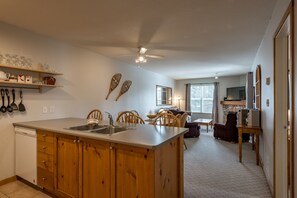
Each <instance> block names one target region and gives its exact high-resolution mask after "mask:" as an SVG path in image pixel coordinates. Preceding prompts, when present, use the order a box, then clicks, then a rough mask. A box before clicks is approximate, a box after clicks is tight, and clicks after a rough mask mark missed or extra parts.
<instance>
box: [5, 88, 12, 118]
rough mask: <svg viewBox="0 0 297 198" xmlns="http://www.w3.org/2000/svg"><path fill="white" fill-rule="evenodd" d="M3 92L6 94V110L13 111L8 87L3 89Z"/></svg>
mask: <svg viewBox="0 0 297 198" xmlns="http://www.w3.org/2000/svg"><path fill="white" fill-rule="evenodd" d="M5 93H6V96H7V107H6V110H7V111H8V112H9V113H11V112H13V109H12V107H11V106H10V96H9V91H8V89H5Z"/></svg>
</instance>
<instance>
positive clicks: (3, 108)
mask: <svg viewBox="0 0 297 198" xmlns="http://www.w3.org/2000/svg"><path fill="white" fill-rule="evenodd" d="M4 95H5V93H4V89H1V96H2V107H1V108H0V111H1V112H2V113H5V112H6V107H5V106H4Z"/></svg>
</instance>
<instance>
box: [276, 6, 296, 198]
mask: <svg viewBox="0 0 297 198" xmlns="http://www.w3.org/2000/svg"><path fill="white" fill-rule="evenodd" d="M289 16H290V34H291V40H290V45H291V51H290V52H291V55H292V57H291V58H292V59H291V64H292V69H291V78H292V79H291V83H292V93H291V95H292V101H291V104H292V107H291V108H292V114H291V120H292V122H291V123H290V127H291V129H290V130H291V141H290V145H289V146H290V156H288V157H289V158H290V166H291V171H290V198H293V197H294V129H295V126H294V114H295V104H294V96H295V92H294V88H295V86H294V80H295V78H294V74H295V72H294V64H295V59H294V51H295V50H294V0H292V1H291V2H290V4H289V6H288V8H287V10H286V12H285V14H284V16H283V18H282V19H281V21H280V23H279V25H278V27H277V29H276V31H275V33H274V36H273V61H274V63H273V65H274V66H273V75H274V81H275V79H276V72H275V71H276V50H275V49H276V38H277V35H278V34H279V32H280V30H281V29H282V27H283V25H284V23H285V21H286V20H287V18H288V17H289ZM273 91H274V93H273V94H274V98H276V97H275V95H276V94H275V93H276V86H275V84H274V87H273ZM275 106H276V102H275V101H274V116H273V195H274V196H275V194H276V185H275V184H276V167H275V164H276V159H275V156H276V148H275V142H276V138H275V137H276V124H275V122H276V120H275V115H276V113H275Z"/></svg>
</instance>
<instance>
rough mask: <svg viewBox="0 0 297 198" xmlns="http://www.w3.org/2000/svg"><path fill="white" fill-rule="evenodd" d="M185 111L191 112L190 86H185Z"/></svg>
mask: <svg viewBox="0 0 297 198" xmlns="http://www.w3.org/2000/svg"><path fill="white" fill-rule="evenodd" d="M185 108H186V111H189V112H190V111H191V84H186V101H185Z"/></svg>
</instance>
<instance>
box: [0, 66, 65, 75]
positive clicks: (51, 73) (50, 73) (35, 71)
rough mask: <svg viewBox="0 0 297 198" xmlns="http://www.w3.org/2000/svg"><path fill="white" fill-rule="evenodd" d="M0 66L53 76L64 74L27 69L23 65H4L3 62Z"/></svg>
mask: <svg viewBox="0 0 297 198" xmlns="http://www.w3.org/2000/svg"><path fill="white" fill-rule="evenodd" d="M0 68H5V69H13V70H19V71H27V72H34V73H39V74H48V75H53V76H54V75H63V74H62V73H57V72H49V71H43V70H38V69H27V68H23V67H13V66H9V65H2V64H0Z"/></svg>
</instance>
